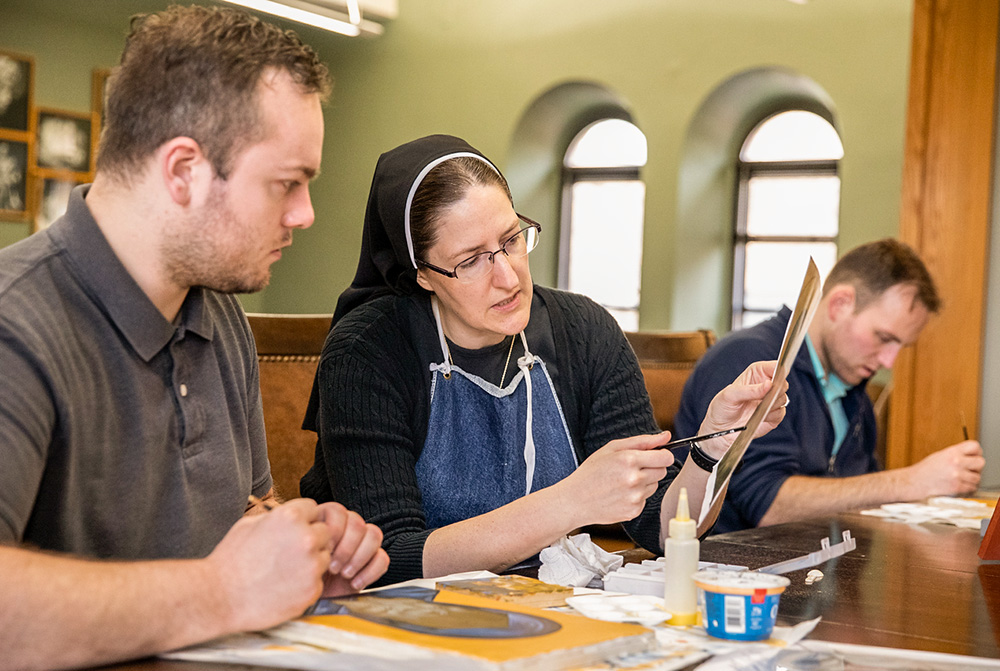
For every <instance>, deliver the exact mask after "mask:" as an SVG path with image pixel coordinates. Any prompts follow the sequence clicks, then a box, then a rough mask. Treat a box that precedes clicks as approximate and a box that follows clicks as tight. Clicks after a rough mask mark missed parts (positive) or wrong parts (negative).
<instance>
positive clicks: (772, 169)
mask: <svg viewBox="0 0 1000 671" xmlns="http://www.w3.org/2000/svg"><path fill="white" fill-rule="evenodd" d="M795 111H810V110H799V109H798V108H789V109H783V110H780V111H778V112H775V113H772V114H769V115H768V116H766V117H764V118H763V119H761V120H760V121H758V122H757V123H756V124H754V125H753V126H752V127H751V128H750V131H749V132H748V133H747V134H746V135H745V136H744V137H743V141H742V142H741V143H740V150H739V152H738V153H737V159H736V170H737V177H736V205H735V208H734V211H735V216H734V217H733V227H732V250H733V253H732V257H733V262H732V272H733V275H732V291H731V294H730V295H731V299H730V306H729V309H730V313H729V322H730V327H731V328H732V330H734V331H735V330H738V329H741V328H743V322H744V316H745V315H746V314H748V313H752V314H765V313H766V314H769V313H770V312H771V311H770V310H768V311H767V312H765V311H764V310H757V309H749V310H748V309H747V308H746V307H745V305H744V286H745V284H746V247H747V243H750V242H772V243H779V244H780V243H786V242H787V243H803V242H832V243H833V244H834V245H835V246H836V247H837V249H839V247H840V242H839V238H840V212H839V203H838V215H837V233H836V235H833V236H826V235H750V234H749V233H748V232H747V228H748V222H747V213H748V209H749V197H750V179H751V178H753V177H756V176H760V175H767V176H795V177H821V176H822V177H829V176H833V177H836V178H837V179H838V180H839V179H840V161H841V159H804V160H790V161H747V160H744V159H743V157H742V152H743V148H744V147H746V143H747V141H748V140H749V139H750V137H751V136H752V135H753V133H754V131H756V130H757V129H758V128H760V127H761V126H762V125H763V124H765V123H766V122H767V121H769V120H770V119H772V118H774V117H775V116H777V115H778V114H781V113H783V112H795ZM812 113H813V114H815V112H812ZM817 116H821V115H817ZM824 120H825V121H826V122H827V123H830V121H829V119H824ZM830 127H831V128H833V130H834V132H836V133H837V136H838V137H839V136H840V133H839V132H837V129H836V127H835V126H834V125H833V124H832V123H830ZM841 143H843V141H841ZM841 184H842V182H841Z"/></svg>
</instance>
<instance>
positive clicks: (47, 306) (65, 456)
mask: <svg viewBox="0 0 1000 671" xmlns="http://www.w3.org/2000/svg"><path fill="white" fill-rule="evenodd" d="M88 188H89V187H80V188H77V189H76V190H74V191H73V194H72V197H71V198H70V203H69V209H68V210H67V213H66V215H65V216H64V217H62V218H61V219H59V220H58V221H56V222H55V223H54V224H53V225H52V226H51V227H50V228H48V229H46V230H45V231H43V232H40V233H36V234H34V235H32V236H30V237H29V238H27V239H25V240H23V241H21V242H19V243H17V244H15V245H12V246H10V247H8V248H6V249H2V250H0V542H3V543H11V542H22V543H25V544H28V545H32V546H36V547H40V548H43V549H49V550H57V551H66V552H72V553H75V554H80V555H86V556H93V557H114V558H122V559H145V558H159V557H199V556H204V555H206V554H208V553H209V552H210V551H211V550H212V548H213V547H215V545H216V544H217V543H218V542H219V540H220V539H221V538H222V536H223V535H225V533H226V531H227V530H228V529H229V527H230V526H232V525H233V523H235V522H236V520H238V519H239V518H240V516H241V515H242V514H243V511H244V510H245V507H246V502H247V495H248V494H250V493H251V492H252V493H254V494H256V495H257V496H263V495H264V494H265V493H266V492H267V491H268V490H269V489H270V487H271V474H270V469H269V467H268V462H267V451H266V445H265V439H264V421H263V416H262V413H261V403H260V387H259V382H258V369H257V357H256V351H255V348H254V344H253V338H252V335H251V333H250V328H249V326H248V324H247V320H246V317H245V316H244V314H243V311H242V310H241V308H240V306H239V303H238V301H237V300H236V298H235V297H233V296H229V295H223V294H219V293H216V292H212V291H208V290H203V289H192V290H191V291H190V293H189V294H188V296H187V299H186V300H185V301H184V305H183V307H182V308H181V313H180V315H179V317H178V320H177V323H176V325H175V324H171V323H170V322H168V321H167V320H166V319H164V317H163V315H161V314H160V312H159V311H158V310H157V309H156V307H155V306H154V305H153V303H152V302H151V301H150V300H149V299H148V298H147V297H146V295H145V294H144V293H143V292H142V290H141V289H140V288H139V286H138V285H137V284H136V283H135V281H134V280H133V279H132V277H131V276H130V275H129V274H128V272H127V271H126V270H125V268H124V266H122V264H121V263H120V262H119V261H118V258H117V257H116V256H115V254H114V252H113V251H112V249H111V247H110V245H108V242H107V240H106V239H105V238H104V235H103V234H102V233H101V230H100V229H99V228H98V226H97V224H96V222H95V221H94V219H93V217H92V216H91V214H90V211H89V209H88V208H87V205H86V202H85V200H84V198H85V196H86V193H87V190H88ZM135 225H137V226H141V225H142V222H136V224H135Z"/></svg>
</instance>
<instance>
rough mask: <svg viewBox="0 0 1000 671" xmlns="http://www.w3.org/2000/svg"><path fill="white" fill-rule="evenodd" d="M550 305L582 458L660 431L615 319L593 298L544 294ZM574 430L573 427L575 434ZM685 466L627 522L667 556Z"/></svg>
mask: <svg viewBox="0 0 1000 671" xmlns="http://www.w3.org/2000/svg"><path fill="white" fill-rule="evenodd" d="M543 291H544V293H543V296H544V297H545V298H546V300H547V302H548V303H549V305H550V306H552V307H550V314H551V315H552V317H551V318H552V329H553V332H554V336H555V342H556V347H557V350H558V351H559V352H560V353H561V354H560V373H561V375H560V381H559V382H557V387H558V391H559V395H560V398H562V399H563V402H564V403H567V404H568V403H569V400H568V399H570V398H572V399H573V405H574V406H575V407H574V412H573V413H572V414H574V415H575V416H576V417H575V420H570V419H569V417H567V420H568V421H570V423H571V427H572V426H573V425H574V424H575V425H576V430H575V431H573V432H574V434H576V435H574V439H575V440H577V441H579V450H580V451H581V452H582V454H581V455H580V457H581V459H585V458H586V457H588V456H590V455H591V454H593V453H594V452H596V451H597V450H599V449H601V448H602V447H603V446H604V445H606V444H607V443H609V442H610V441H612V440H615V439H618V438H627V437H631V436H637V435H640V434H648V433H659V431H660V429H659V427H658V426H657V425H656V420H655V419H654V418H653V408H652V405H651V404H650V400H649V394H648V393H647V392H646V385H645V383H644V382H643V377H642V370H641V369H640V368H639V362H638V360H637V359H636V357H635V353H634V352H633V351H632V347H631V346H630V345H629V343H628V340H627V339H626V338H625V334H624V333H622V330H621V328H620V327H619V326H618V323H617V322H616V321H615V320H614V318H613V317H612V316H611V315H610V314H608V312H607V311H606V310H605V309H604V308H602V307H601V306H599V305H597V304H596V303H594V302H593V301H592V300H590V299H589V298H586V297H584V296H579V295H576V294H570V293H566V292H558V291H553V290H547V291H546V290H543ZM572 430H573V429H572V428H571V431H572ZM679 472H680V467H679V466H677V465H675V466H672V467H671V468H670V469H668V470H667V474H666V476H665V477H664V478H663V480H661V481H660V484H659V486H658V487H657V490H656V491H655V492H654V493H653V495H652V496H650V497H649V498H648V499H647V500H646V506H645V508H644V509H643V511H642V513H641V514H640V515H639V516H638V517H636V518H635V519H633V520H630V521H628V522H625V523H624V526H625V530H626V531H627V532H628V534H629V535H630V536H631V537H632V539H633V540H635V542H636V543H638V544H639V545H641V546H642V547H644V548H646V549H647V550H649V551H651V552H654V553H657V554H659V553H661V552H662V551H663V549H662V548H661V547H660V506H661V503H662V501H663V495H664V493H665V492H666V490H667V487H669V485H670V483H671V482H673V480H674V478H675V477H677V473H679Z"/></svg>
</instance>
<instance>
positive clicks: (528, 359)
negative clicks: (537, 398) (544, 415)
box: [517, 331, 535, 496]
mask: <svg viewBox="0 0 1000 671" xmlns="http://www.w3.org/2000/svg"><path fill="white" fill-rule="evenodd" d="M521 344H522V345H524V356H522V357H519V358H518V360H517V367H518V368H520V369H521V370H522V371H523V372H524V384H525V391H526V392H527V395H528V416H527V418H526V420H525V422H524V495H525V496H527V495H528V494H530V493H531V485H532V483H533V482H534V479H535V437H534V435H533V434H532V431H531V369H532V368H533V367H534V365H535V357H534V356H532V354H531V352H530V351H528V340H527V338H525V337H524V331H521Z"/></svg>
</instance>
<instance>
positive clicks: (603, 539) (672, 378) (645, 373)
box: [583, 329, 715, 552]
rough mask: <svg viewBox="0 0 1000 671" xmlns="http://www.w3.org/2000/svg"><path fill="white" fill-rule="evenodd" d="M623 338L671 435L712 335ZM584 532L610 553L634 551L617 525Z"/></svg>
mask: <svg viewBox="0 0 1000 671" xmlns="http://www.w3.org/2000/svg"><path fill="white" fill-rule="evenodd" d="M625 337H626V338H628V341H629V344H630V345H632V350H633V351H634V352H635V356H636V358H637V359H639V367H640V368H641V369H642V377H643V381H644V382H645V383H646V391H647V392H649V400H650V401H651V402H652V404H653V417H654V418H655V419H656V423H657V424H658V425H659V426H660V428H661V429H669V430H670V431H673V430H674V415H676V414H677V410H678V409H679V408H680V406H681V392H682V391H684V383H685V382H687V379H688V376H689V375H691V371H692V370H693V369H694V365H695V364H696V363H698V359H700V358H701V355H702V354H704V353H705V352H706V351H707V350H708V348H709V347H711V346H712V345H713V344H714V343H715V333H713V332H712V331H710V330H707V329H703V330H700V331H674V332H662V333H656V332H627V333H626V334H625ZM676 437H678V438H681V437H683V436H676ZM583 530H584V531H586V532H588V533H589V534H590V536H591V539H592V540H593V541H594V542H595V543H597V544H598V545H600V546H601V547H602V548H604V549H605V550H607V551H609V552H613V551H616V550H625V549H629V548H633V547H635V544H634V543H633V542H632V541H631V539H629V537H628V536H627V535H626V534H625V530H624V529H622V526H621V525H620V524H594V525H590V526H588V527H585V528H584V529H583Z"/></svg>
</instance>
